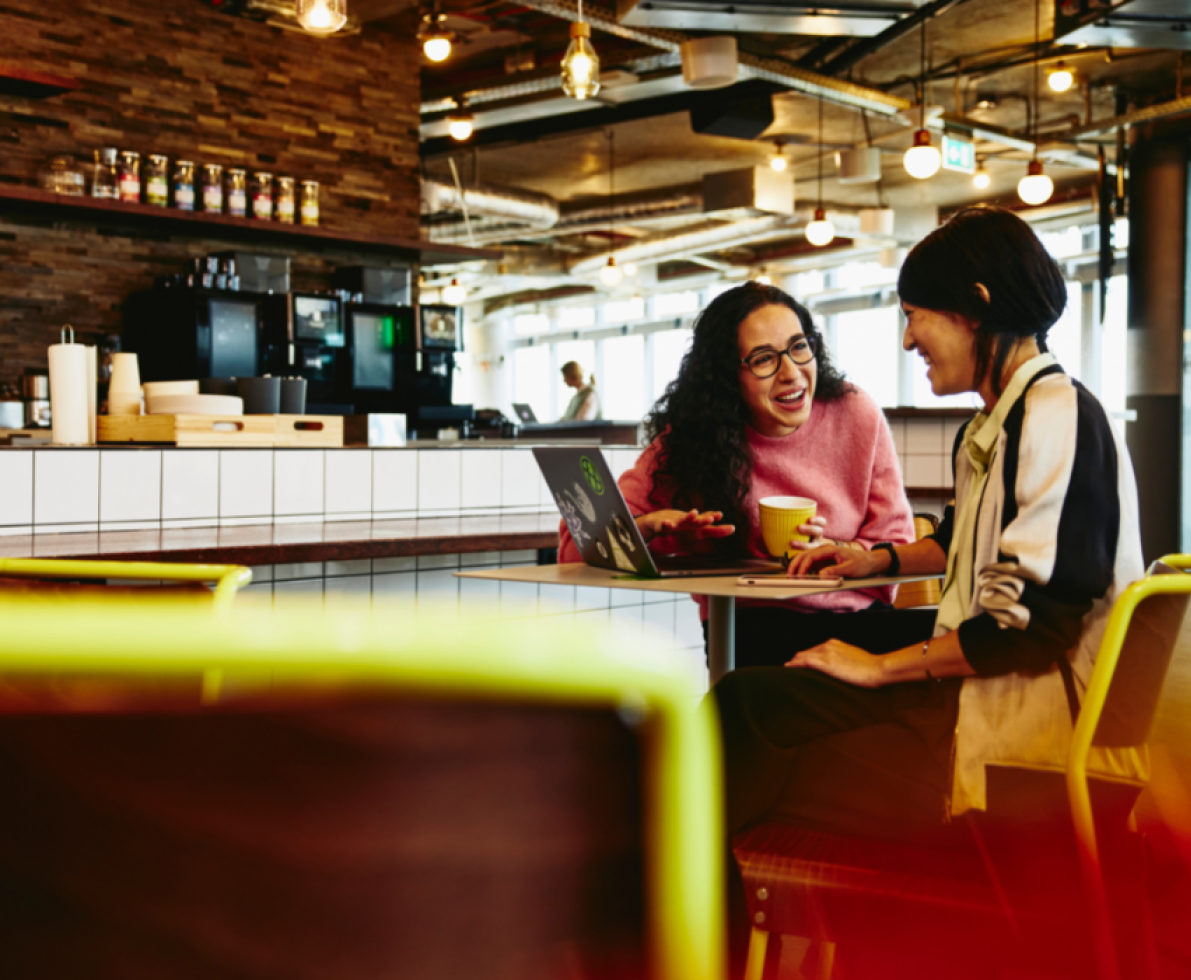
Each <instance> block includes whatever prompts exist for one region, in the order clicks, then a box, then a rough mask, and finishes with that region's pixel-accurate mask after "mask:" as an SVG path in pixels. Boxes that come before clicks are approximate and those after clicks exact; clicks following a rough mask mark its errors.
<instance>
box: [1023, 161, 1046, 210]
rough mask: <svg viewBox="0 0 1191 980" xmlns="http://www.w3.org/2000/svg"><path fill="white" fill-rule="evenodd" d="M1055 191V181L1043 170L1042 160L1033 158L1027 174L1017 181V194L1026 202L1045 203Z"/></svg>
mask: <svg viewBox="0 0 1191 980" xmlns="http://www.w3.org/2000/svg"><path fill="white" fill-rule="evenodd" d="M1054 192H1055V182H1054V181H1053V180H1051V179H1050V178H1049V177H1047V176H1046V174H1044V173H1043V172H1042V161H1041V160H1031V161H1030V166H1029V169H1028V170H1027V171H1026V175H1025V176H1024V177H1022V179H1021V180H1020V181H1018V183H1017V196H1018V197H1020V198H1021V199H1022V200H1023V201H1024V202H1025V203H1026V204H1034V205H1037V204H1045V203H1046V202H1047V201H1049V200H1050V196H1051V195H1052V194H1053V193H1054Z"/></svg>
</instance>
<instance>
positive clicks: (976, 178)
mask: <svg viewBox="0 0 1191 980" xmlns="http://www.w3.org/2000/svg"><path fill="white" fill-rule="evenodd" d="M991 183H992V176H991V175H990V174H989V172H988V171H987V170H986V169H985V168H984V159H983V158H982V157H977V158H976V171H975V172H974V173H973V174H972V184H973V186H975V188H976V190H978V191H983V190H987V189H988V185H989V184H991Z"/></svg>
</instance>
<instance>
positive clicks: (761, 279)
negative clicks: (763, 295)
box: [753, 268, 773, 286]
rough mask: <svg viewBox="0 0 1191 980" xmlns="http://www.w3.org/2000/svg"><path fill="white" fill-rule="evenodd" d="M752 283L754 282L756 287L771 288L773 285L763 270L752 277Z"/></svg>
mask: <svg viewBox="0 0 1191 980" xmlns="http://www.w3.org/2000/svg"><path fill="white" fill-rule="evenodd" d="M753 282H755V283H756V284H757V285H758V286H772V285H773V280H772V279H771V278H769V275H768V273H766V271H765V269H764V268H762V269H761V271H760V272H759V273H757V275H755V276H753Z"/></svg>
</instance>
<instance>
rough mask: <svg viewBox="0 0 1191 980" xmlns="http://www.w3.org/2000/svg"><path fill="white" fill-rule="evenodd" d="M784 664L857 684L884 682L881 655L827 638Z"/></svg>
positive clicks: (858, 685) (860, 685)
mask: <svg viewBox="0 0 1191 980" xmlns="http://www.w3.org/2000/svg"><path fill="white" fill-rule="evenodd" d="M786 666H787V667H810V668H811V669H813V670H818V671H821V672H822V673H824V674H828V675H830V676H831V677H834V678H836V679H838V680H841V681H847V682H848V683H849V684H855V685H856V686H857V687H881V686H882V685H883V684H884V683H885V681H886V675H885V673H884V669H883V665H882V663H881V658H880V657H878V656H876V655H874V654H871V653H869V652H868V651H867V650H861V649H860V647H854V646H852V645H851V644H849V643H844V642H842V641H841V640H828V641H827V642H826V643H820V644H819V645H818V646H817V647H811V648H810V649H809V650H803V651H802V652H801V653H796V654H794V656H793V657H792V658H791V659H790V660H788V661H787V662H786Z"/></svg>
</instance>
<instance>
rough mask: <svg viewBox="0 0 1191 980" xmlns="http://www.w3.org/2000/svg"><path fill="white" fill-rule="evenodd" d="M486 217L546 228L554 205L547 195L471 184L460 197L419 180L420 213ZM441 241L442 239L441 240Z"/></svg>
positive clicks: (433, 182) (555, 217)
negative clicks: (420, 189)
mask: <svg viewBox="0 0 1191 980" xmlns="http://www.w3.org/2000/svg"><path fill="white" fill-rule="evenodd" d="M464 208H466V210H467V212H468V213H469V214H474V215H483V216H484V217H488V218H503V219H504V220H505V221H507V222H509V223H510V224H516V225H519V226H521V227H523V228H550V227H551V226H553V225H554V224H556V223H557V222H558V214H559V211H558V202H557V201H556V200H554V198H552V197H550V196H549V195H548V194H537V193H534V192H533V191H523V190H518V189H515V188H511V187H493V186H490V185H484V184H473V185H472V186H470V187H465V188H464V189H463V197H462V198H460V196H459V191H458V189H457V188H455V187H454V186H453V185H451V184H443V183H440V182H439V181H436V180H423V181H422V212H423V213H425V214H438V213H440V212H442V211H462V210H464ZM444 240H445V239H444Z"/></svg>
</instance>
